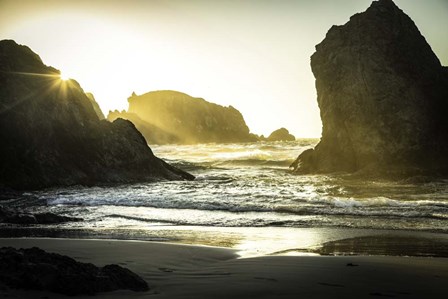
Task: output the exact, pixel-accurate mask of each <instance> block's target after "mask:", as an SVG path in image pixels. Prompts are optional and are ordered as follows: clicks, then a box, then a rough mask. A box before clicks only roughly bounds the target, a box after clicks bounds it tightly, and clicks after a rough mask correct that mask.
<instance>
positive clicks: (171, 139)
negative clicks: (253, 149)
mask: <svg viewBox="0 0 448 299" xmlns="http://www.w3.org/2000/svg"><path fill="white" fill-rule="evenodd" d="M128 101H129V109H128V111H127V112H126V111H122V112H119V111H113V112H110V113H109V115H108V116H107V119H108V120H110V121H113V120H115V119H117V118H124V119H128V120H130V121H132V122H133V123H134V124H135V126H136V127H137V129H138V130H139V131H140V132H141V133H142V134H143V136H145V138H146V139H147V141H148V143H150V144H166V143H176V144H195V143H211V142H215V143H230V142H253V141H258V139H259V137H258V136H256V135H254V134H251V133H250V132H249V128H248V126H247V125H246V122H245V121H244V118H243V116H242V115H241V113H240V112H239V111H238V110H237V109H235V108H234V107H232V106H229V107H223V106H221V105H217V104H214V103H210V102H207V101H206V100H204V99H202V98H194V97H191V96H189V95H187V94H185V93H181V92H177V91H171V90H162V91H152V92H148V93H145V94H143V95H140V96H138V95H136V94H135V93H133V94H132V96H131V97H129V98H128Z"/></svg>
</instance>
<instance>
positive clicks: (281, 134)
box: [266, 128, 296, 141]
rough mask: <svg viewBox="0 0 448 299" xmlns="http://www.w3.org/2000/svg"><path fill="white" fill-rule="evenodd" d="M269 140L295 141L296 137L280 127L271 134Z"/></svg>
mask: <svg viewBox="0 0 448 299" xmlns="http://www.w3.org/2000/svg"><path fill="white" fill-rule="evenodd" d="M266 140H267V141H294V140H296V137H294V135H292V134H290V133H289V131H288V130H287V129H285V128H280V129H278V130H275V131H274V132H272V133H271V135H269V136H268V138H266Z"/></svg>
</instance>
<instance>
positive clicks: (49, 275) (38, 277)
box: [0, 247, 149, 296]
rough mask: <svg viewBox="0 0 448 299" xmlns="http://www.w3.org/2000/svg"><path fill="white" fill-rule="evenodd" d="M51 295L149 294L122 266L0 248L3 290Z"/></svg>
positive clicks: (37, 249) (0, 275)
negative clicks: (97, 264) (129, 292)
mask: <svg viewBox="0 0 448 299" xmlns="http://www.w3.org/2000/svg"><path fill="white" fill-rule="evenodd" d="M2 285H3V287H4V286H6V287H9V288H12V289H24V290H40V291H51V292H55V293H60V294H65V295H70V296H74V295H94V294H95V293H98V292H110V291H115V290H120V289H125V290H132V291H140V292H141V291H147V290H149V287H148V284H147V283H146V281H144V280H143V279H142V278H140V277H139V276H138V275H137V274H135V273H133V272H131V271H130V270H128V269H126V268H123V267H120V266H118V265H106V266H104V267H96V266H95V265H93V264H87V263H80V262H77V261H75V260H74V259H72V258H70V257H68V256H64V255H60V254H56V253H48V252H45V251H43V250H42V249H39V248H37V247H33V248H30V249H14V248H12V247H3V248H0V287H1V286H2Z"/></svg>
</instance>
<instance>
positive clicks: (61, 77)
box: [59, 73, 70, 81]
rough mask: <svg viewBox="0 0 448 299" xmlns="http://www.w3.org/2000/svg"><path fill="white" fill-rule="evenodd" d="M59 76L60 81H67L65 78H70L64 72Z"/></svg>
mask: <svg viewBox="0 0 448 299" xmlns="http://www.w3.org/2000/svg"><path fill="white" fill-rule="evenodd" d="M59 78H60V79H61V80H62V81H67V80H69V79H70V78H69V77H68V76H67V75H66V74H64V73H61V74H60V75H59Z"/></svg>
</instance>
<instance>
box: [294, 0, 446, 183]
mask: <svg viewBox="0 0 448 299" xmlns="http://www.w3.org/2000/svg"><path fill="white" fill-rule="evenodd" d="M311 67H312V71H313V73H314V76H315V78H316V89H317V101H318V104H319V108H320V115H321V119H322V124H323V131H322V137H321V141H320V142H319V144H318V145H317V146H316V147H315V148H314V149H310V150H306V151H305V152H303V153H302V154H301V155H300V156H299V157H298V158H297V160H296V161H295V162H294V163H293V165H292V166H293V167H294V168H295V171H296V172H298V173H330V172H341V171H342V172H351V173H353V172H358V173H361V174H380V175H382V174H385V175H392V176H393V175H398V176H399V175H414V174H433V175H434V174H435V175H436V174H443V173H446V172H447V170H448V155H447V154H446V153H447V152H448V138H447V136H448V135H447V134H448V117H447V115H448V69H447V68H446V67H443V66H442V65H441V63H440V61H439V59H438V58H437V57H436V55H435V54H434V52H433V51H432V49H431V47H430V46H429V45H428V43H427V42H426V40H425V38H424V37H423V36H422V34H421V33H420V31H419V30H418V28H417V27H416V25H415V24H414V22H413V21H412V20H411V19H410V18H409V16H407V15H406V14H405V13H404V12H403V11H402V10H401V9H399V8H398V7H397V6H396V5H395V4H394V2H393V1H392V0H379V1H374V2H373V3H372V4H371V6H370V7H369V8H368V9H367V10H366V11H365V12H363V13H359V14H355V15H354V16H352V17H351V18H350V21H349V22H348V23H346V24H345V25H342V26H333V27H332V28H331V29H330V30H329V31H328V33H327V35H326V37H325V39H324V40H323V41H322V42H321V43H320V44H319V45H317V46H316V52H315V53H314V54H313V55H312V57H311Z"/></svg>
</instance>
